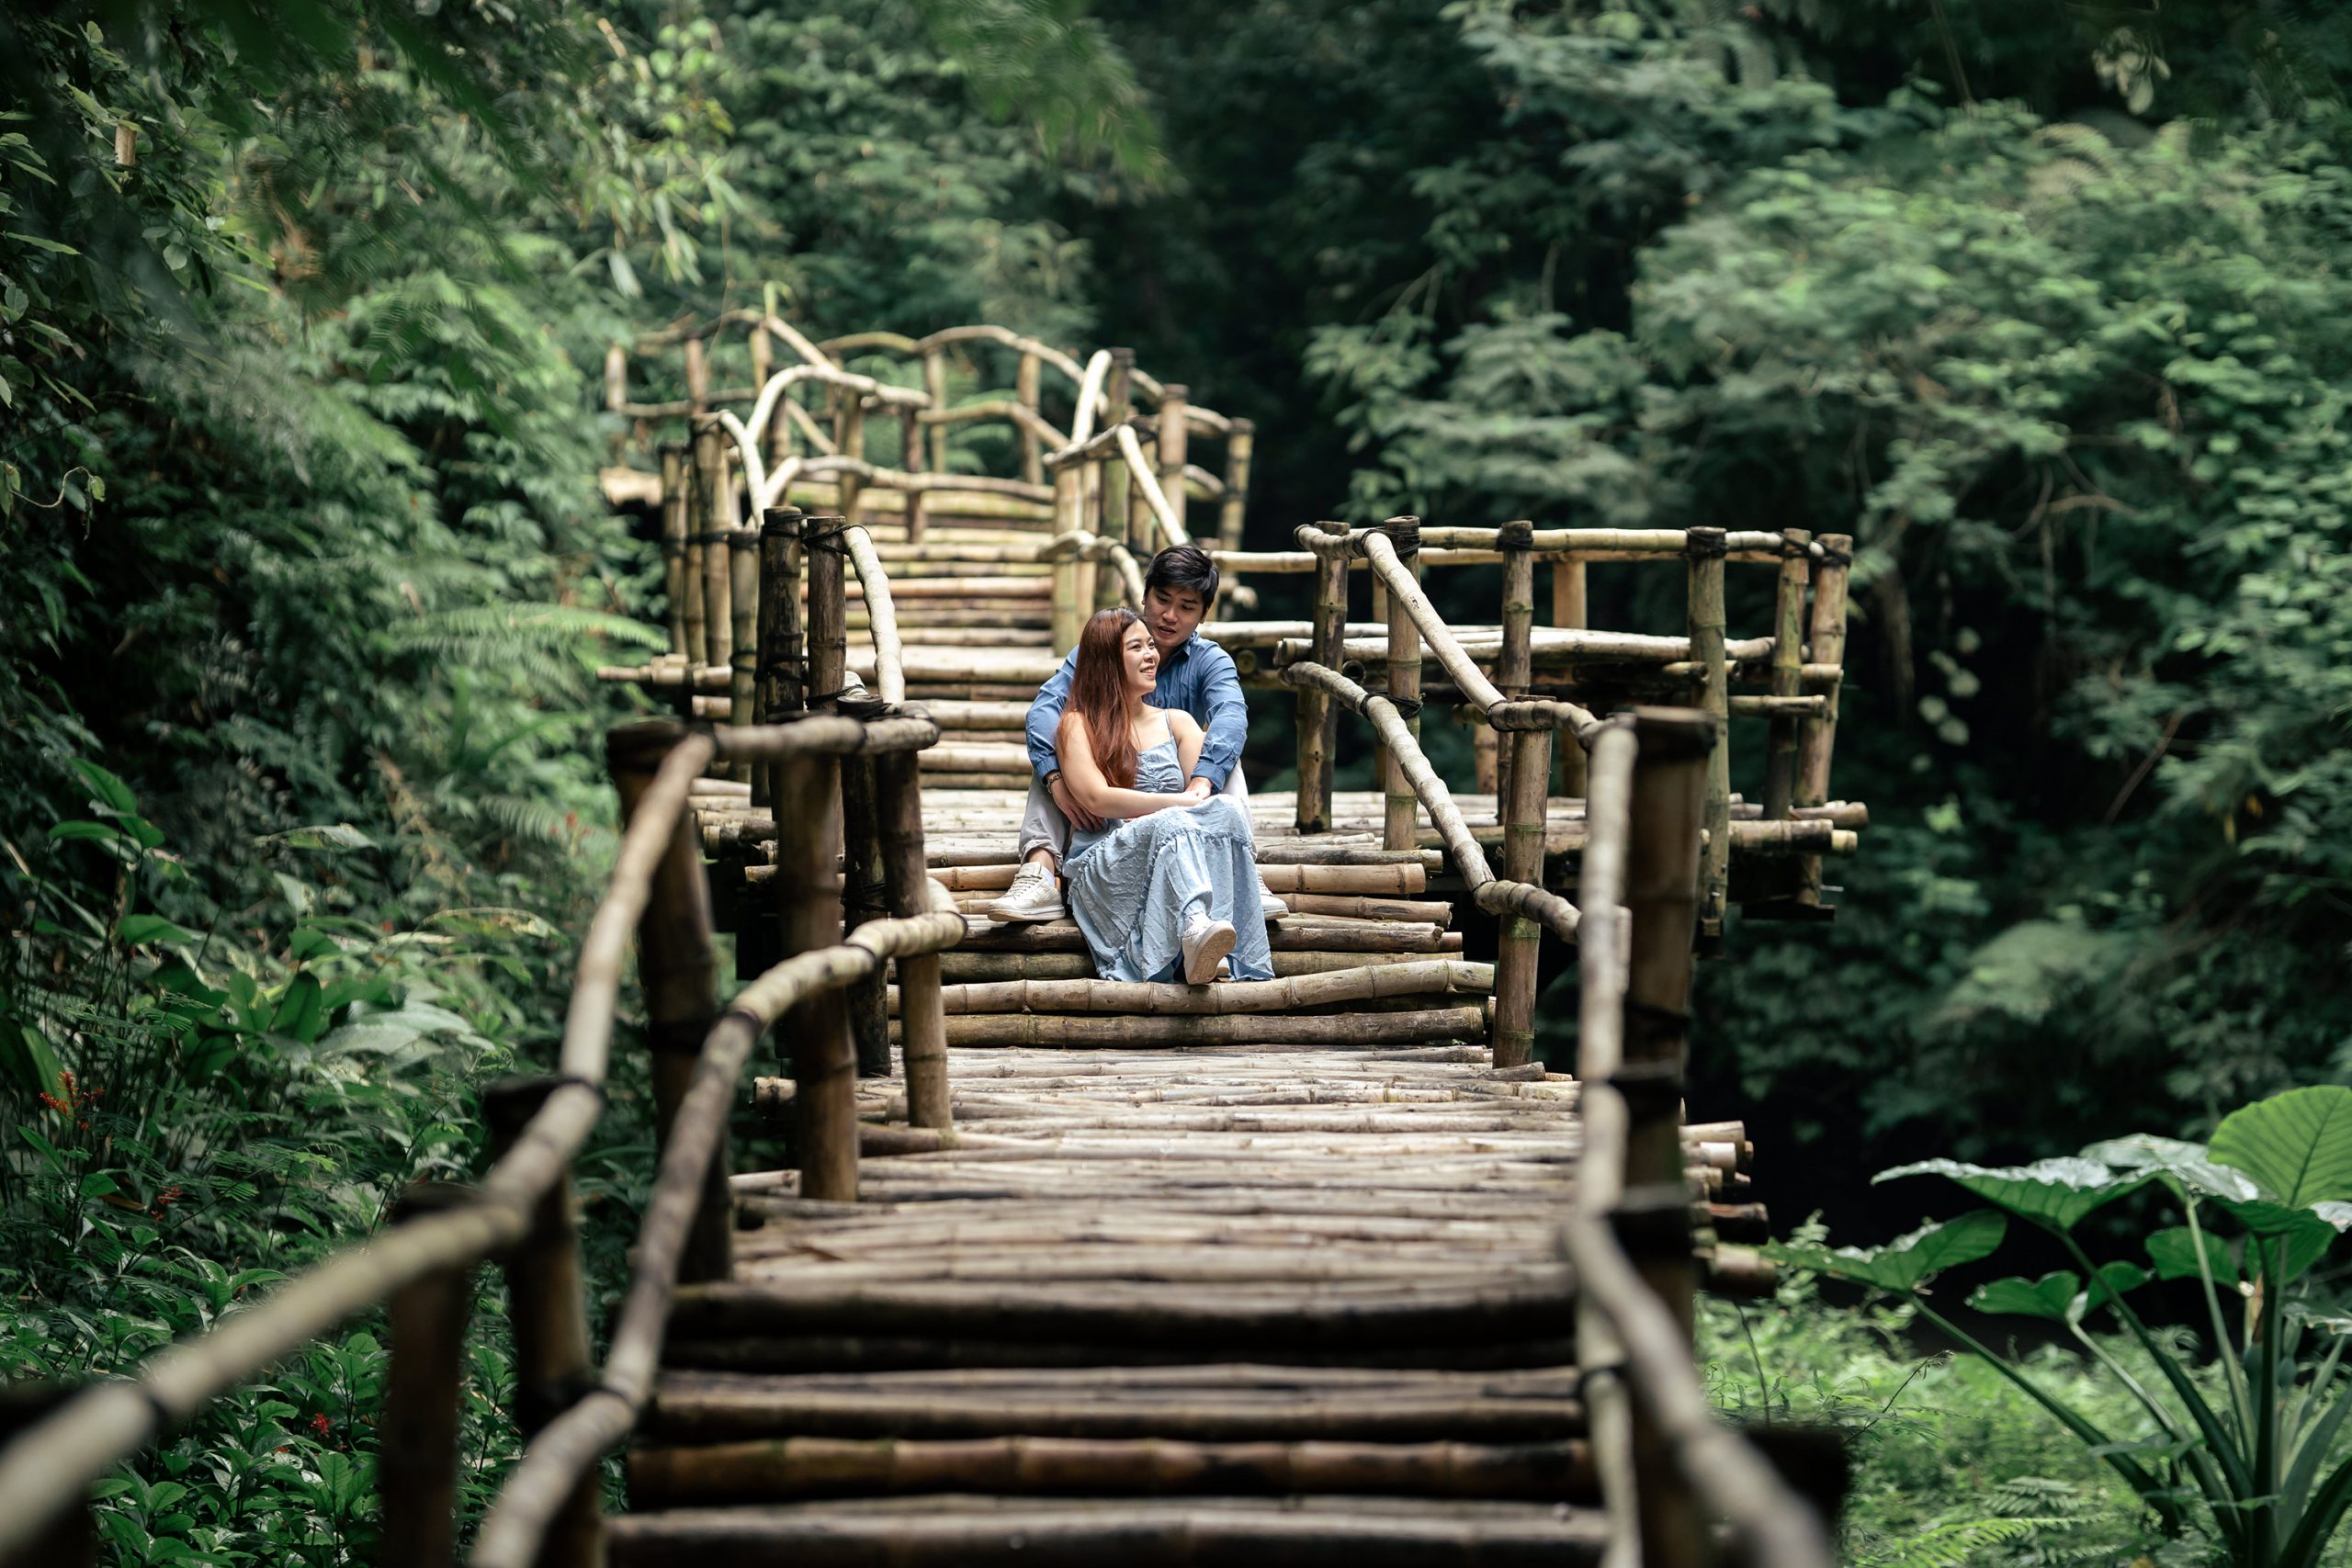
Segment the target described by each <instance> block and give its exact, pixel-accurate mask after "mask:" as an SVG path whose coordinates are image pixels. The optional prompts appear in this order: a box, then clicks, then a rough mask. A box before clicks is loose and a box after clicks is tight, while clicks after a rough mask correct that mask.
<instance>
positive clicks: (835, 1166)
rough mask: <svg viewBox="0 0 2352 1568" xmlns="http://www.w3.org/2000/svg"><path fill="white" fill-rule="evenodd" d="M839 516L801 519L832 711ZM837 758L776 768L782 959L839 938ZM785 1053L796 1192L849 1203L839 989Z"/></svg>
mask: <svg viewBox="0 0 2352 1568" xmlns="http://www.w3.org/2000/svg"><path fill="white" fill-rule="evenodd" d="M846 526H847V524H846V521H845V519H843V518H842V517H838V516H815V517H809V518H805V519H803V520H802V524H801V547H802V549H803V551H804V552H805V554H806V557H807V561H808V570H809V706H810V708H811V709H812V710H818V711H831V709H832V707H833V706H834V705H835V704H837V703H838V702H839V701H840V699H841V694H842V686H843V684H844V683H845V682H846V680H847V675H848V671H849V631H848V617H849V602H848V592H847V581H846V576H845V571H844V568H845V567H846V565H847V563H848V551H847V548H846V547H844V546H843V545H842V540H841V538H840V534H841V532H842V529H843V528H844V527H846ZM841 777H842V770H841V760H840V759H839V758H838V757H831V756H822V755H817V754H814V753H803V754H800V755H797V756H793V757H788V758H786V760H785V761H782V762H781V763H779V764H778V765H777V786H776V800H775V818H776V826H777V829H778V835H777V840H776V851H775V868H776V874H775V899H776V906H775V907H776V930H777V936H778V942H779V946H780V952H781V954H782V956H783V957H785V958H791V957H793V956H794V955H795V954H797V953H809V952H814V951H815V950H816V949H818V948H820V947H831V946H833V945H834V944H836V943H838V942H840V941H841V940H842V897H841V883H840V879H839V875H838V874H837V872H836V871H835V866H836V864H837V863H838V861H837V857H838V856H839V854H840V852H841V846H842V784H841ZM781 1033H782V1035H783V1037H784V1038H785V1039H786V1042H788V1044H789V1049H790V1052H791V1057H792V1062H791V1066H792V1077H793V1079H794V1081H795V1083H796V1084H797V1086H798V1092H797V1096H796V1099H795V1104H796V1107H797V1117H798V1120H797V1123H796V1127H797V1133H798V1139H797V1143H798V1148H799V1154H800V1191H801V1196H803V1197H806V1198H822V1199H831V1200H836V1201H844V1202H846V1201H854V1200H855V1198H856V1197H857V1053H856V1049H855V1047H854V1044H853V1043H852V1041H851V1035H850V1028H849V1010H848V1005H847V1001H846V999H845V998H843V997H842V993H841V992H839V991H838V990H827V991H824V992H821V993H820V994H818V995H815V996H812V997H810V998H808V999H807V1000H805V1001H803V1002H801V1003H799V1004H798V1005H797V1006H796V1007H795V1008H794V1009H793V1010H792V1011H791V1012H790V1013H789V1014H787V1015H786V1018H785V1021H784V1025H783V1028H782V1030H781Z"/></svg>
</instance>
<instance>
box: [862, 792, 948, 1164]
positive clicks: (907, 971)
mask: <svg viewBox="0 0 2352 1568" xmlns="http://www.w3.org/2000/svg"><path fill="white" fill-rule="evenodd" d="M874 791H875V797H876V807H878V808H879V814H880V819H881V833H880V837H881V846H882V879H883V887H884V891H885V894H886V895H887V897H888V898H889V901H890V913H891V914H893V915H896V916H899V917H900V918H905V917H908V916H911V915H920V914H924V913H926V912H928V911H929V909H930V908H931V878H930V874H929V867H928V863H927V861H926V857H925V854H924V850H923V830H922V756H921V753H919V752H914V751H887V752H884V753H883V754H882V755H880V756H878V757H876V758H875V759H874ZM894 962H895V963H896V964H897V965H898V971H899V1031H900V1035H901V1043H900V1045H899V1056H900V1058H901V1060H902V1061H903V1062H904V1064H905V1071H906V1077H907V1121H908V1122H909V1123H910V1124H911V1125H913V1126H917V1127H932V1128H936V1129H938V1130H939V1131H941V1132H943V1133H944V1132H946V1131H947V1130H948V1129H949V1128H950V1127H951V1126H953V1125H954V1114H953V1112H952V1111H951V1110H950V1107H949V1102H948V1093H947V1021H946V1015H945V1012H944V1008H943V1005H942V1002H941V998H940V985H939V954H937V953H922V954H918V955H915V956H912V957H904V958H899V959H897V960H895V961H894Z"/></svg>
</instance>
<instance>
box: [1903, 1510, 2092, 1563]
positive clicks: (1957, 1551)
mask: <svg viewBox="0 0 2352 1568" xmlns="http://www.w3.org/2000/svg"><path fill="white" fill-rule="evenodd" d="M2066 1522H2067V1521H2066V1520H2064V1519H1962V1520H1955V1521H1953V1522H1952V1523H1950V1524H1942V1525H1934V1526H1931V1527H1929V1528H1928V1529H1924V1530H1921V1531H1919V1532H1918V1533H1917V1534H1916V1535H1913V1536H1911V1537H1910V1538H1908V1539H1907V1540H1903V1541H1900V1542H1898V1543H1897V1544H1896V1545H1895V1546H1894V1549H1893V1550H1892V1551H1888V1552H1886V1553H1884V1554H1883V1555H1881V1556H1877V1557H1873V1558H1871V1560H1870V1561H1869V1562H1867V1563H1866V1564H1865V1565H1864V1568H1970V1564H1971V1563H1973V1562H1979V1561H1981V1559H1980V1558H1979V1557H1978V1555H1977V1554H1978V1553H1979V1552H1982V1551H1986V1550H1987V1549H1989V1548H1992V1547H1996V1546H2010V1545H2014V1544H2016V1543H2017V1542H2018V1541H2022V1540H2030V1539H2031V1538H2032V1536H2033V1535H2034V1533H2035V1532H2036V1531H2039V1530H2043V1529H2055V1528H2057V1527H2059V1526H2061V1525H2064V1524H2065V1523H2066Z"/></svg>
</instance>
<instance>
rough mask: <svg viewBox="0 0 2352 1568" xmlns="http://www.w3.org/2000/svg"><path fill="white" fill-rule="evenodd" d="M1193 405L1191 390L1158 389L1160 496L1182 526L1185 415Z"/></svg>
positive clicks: (1175, 386) (1176, 387) (1170, 386)
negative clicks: (1164, 497) (1190, 405)
mask: <svg viewBox="0 0 2352 1568" xmlns="http://www.w3.org/2000/svg"><path fill="white" fill-rule="evenodd" d="M1191 401H1192V389H1190V388H1188V387H1183V386H1181V385H1179V384H1178V383H1176V382H1174V381H1170V382H1169V383H1168V384H1167V385H1166V386H1164V387H1162V388H1160V389H1159V493H1160V494H1162V495H1164V496H1166V497H1167V498H1168V510H1169V511H1170V512H1172V513H1175V514H1176V522H1177V524H1178V525H1179V526H1182V525H1183V522H1184V453H1185V448H1186V446H1187V443H1186V440H1185V436H1186V434H1187V432H1186V431H1185V429H1184V411H1185V409H1186V407H1187V406H1188V405H1189V404H1190V403H1191ZM1189 531H1190V530H1187V532H1189Z"/></svg>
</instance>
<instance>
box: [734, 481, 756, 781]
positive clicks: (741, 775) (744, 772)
mask: <svg viewBox="0 0 2352 1568" xmlns="http://www.w3.org/2000/svg"><path fill="white" fill-rule="evenodd" d="M727 548H728V552H729V562H728V567H727V592H728V595H729V599H730V600H731V601H732V603H733V609H734V617H733V618H734V623H735V625H734V639H733V641H734V646H733V648H732V649H731V650H730V652H729V660H728V662H729V670H728V674H727V722H728V723H729V724H732V725H739V726H741V725H749V724H756V723H758V722H759V683H760V531H759V530H758V529H756V528H753V527H750V526H748V525H747V526H742V527H735V528H729V529H728V530H727ZM755 771H756V770H755V769H754V768H753V766H752V764H751V763H749V762H745V763H742V764H741V765H740V766H738V767H737V768H735V769H734V770H733V774H734V776H735V777H736V778H738V779H741V780H744V781H746V782H748V781H749V780H750V779H751V776H752V773H754V772H755Z"/></svg>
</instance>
